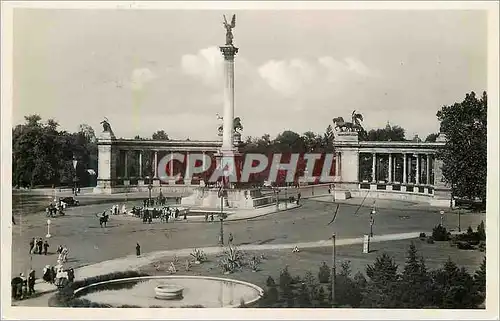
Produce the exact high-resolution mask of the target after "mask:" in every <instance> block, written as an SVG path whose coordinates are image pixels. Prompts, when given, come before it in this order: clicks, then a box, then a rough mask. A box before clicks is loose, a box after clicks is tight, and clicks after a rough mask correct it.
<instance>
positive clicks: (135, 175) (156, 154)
mask: <svg viewBox="0 0 500 321" xmlns="http://www.w3.org/2000/svg"><path fill="white" fill-rule="evenodd" d="M117 148H119V147H117ZM176 153H178V154H183V155H184V157H185V158H184V161H183V162H179V161H170V162H169V163H168V164H167V172H168V173H169V174H170V175H172V174H177V173H179V174H180V175H181V180H180V182H179V181H177V182H176V181H174V180H171V181H169V182H168V184H180V183H183V184H185V185H191V183H192V180H189V181H184V178H185V177H188V176H189V175H190V173H189V166H187V165H188V164H189V161H190V154H191V153H196V154H203V156H206V155H208V156H209V157H211V156H212V155H213V154H215V151H213V150H208V151H205V150H202V151H200V152H199V151H194V152H190V151H182V150H180V151H165V150H143V149H134V148H130V149H118V150H117V157H118V158H119V160H118V161H117V172H116V180H117V181H118V182H117V183H118V184H117V185H125V186H127V185H148V184H152V185H155V186H157V185H160V184H161V181H160V177H159V173H158V165H159V163H160V161H161V158H162V157H165V156H167V155H168V154H170V159H173V156H174V154H176ZM148 154H149V157H146V155H148ZM134 158H136V160H137V164H136V165H137V168H136V171H132V172H131V171H130V169H131V160H134ZM145 160H146V162H145ZM134 163H135V161H134ZM203 166H204V168H203V169H204V170H206V169H208V168H206V164H203ZM135 180H137V182H135ZM120 183H122V184H120ZM163 183H167V182H163Z"/></svg>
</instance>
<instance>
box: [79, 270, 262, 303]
mask: <svg viewBox="0 0 500 321" xmlns="http://www.w3.org/2000/svg"><path fill="white" fill-rule="evenodd" d="M263 294H264V291H263V290H262V289H261V288H260V287H258V286H256V285H254V284H251V283H247V282H243V281H239V280H234V279H226V278H218V277H208V276H191V275H189V276H188V275H175V276H174V275H168V276H146V277H134V278H126V279H119V280H111V281H105V282H98V283H94V284H91V285H88V286H85V287H82V288H79V289H77V290H76V291H75V292H74V295H75V297H77V298H80V299H86V300H89V301H91V302H95V303H100V304H105V305H107V306H110V307H114V308H119V307H122V306H129V307H130V306H133V307H138V308H186V307H196V308H238V307H240V306H242V305H244V306H247V307H248V306H252V305H254V304H256V303H257V302H258V301H259V300H260V298H261V297H262V296H263Z"/></svg>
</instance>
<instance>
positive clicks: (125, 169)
mask: <svg viewBox="0 0 500 321" xmlns="http://www.w3.org/2000/svg"><path fill="white" fill-rule="evenodd" d="M123 158H124V166H125V168H124V171H123V177H124V178H126V179H128V150H124V151H123Z"/></svg>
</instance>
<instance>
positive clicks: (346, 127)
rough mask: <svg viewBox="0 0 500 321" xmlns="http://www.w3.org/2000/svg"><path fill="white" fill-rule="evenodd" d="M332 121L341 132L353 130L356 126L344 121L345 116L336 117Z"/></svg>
mask: <svg viewBox="0 0 500 321" xmlns="http://www.w3.org/2000/svg"><path fill="white" fill-rule="evenodd" d="M332 121H333V123H334V124H335V129H336V130H340V131H341V132H344V131H352V130H353V128H354V124H353V123H351V122H346V121H344V118H343V117H336V118H334V119H333V120H332Z"/></svg>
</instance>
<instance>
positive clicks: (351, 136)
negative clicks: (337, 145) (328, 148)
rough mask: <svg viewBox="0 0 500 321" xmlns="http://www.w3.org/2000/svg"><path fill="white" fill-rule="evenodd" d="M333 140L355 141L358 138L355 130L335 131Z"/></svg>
mask: <svg viewBox="0 0 500 321" xmlns="http://www.w3.org/2000/svg"><path fill="white" fill-rule="evenodd" d="M335 140H336V141H338V142H357V141H359V138H358V133H357V132H335Z"/></svg>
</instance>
